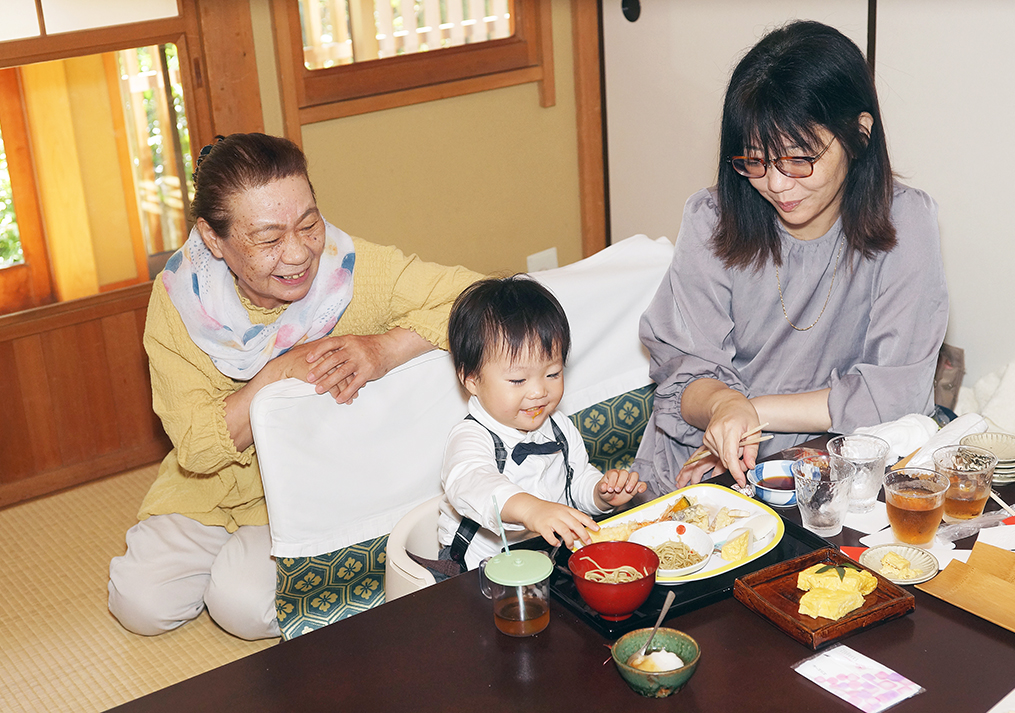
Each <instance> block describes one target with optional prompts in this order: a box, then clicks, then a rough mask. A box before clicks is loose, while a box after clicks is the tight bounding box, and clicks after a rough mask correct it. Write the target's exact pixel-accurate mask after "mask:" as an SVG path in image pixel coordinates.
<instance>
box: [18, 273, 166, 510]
mask: <svg viewBox="0 0 1015 713" xmlns="http://www.w3.org/2000/svg"><path fill="white" fill-rule="evenodd" d="M150 292H151V283H148V284H144V285H138V286H136V287H129V288H125V289H123V290H118V291H116V292H111V293H106V294H102V295H97V296H95V297H89V298H85V299H82V300H76V301H74V302H64V303H61V304H57V305H49V306H46V307H40V308H38V309H35V310H29V311H28V312H23V313H19V314H15V315H7V316H5V317H0V404H2V411H3V419H4V427H5V429H6V433H5V438H3V439H0V507H2V506H4V505H9V504H11V503H14V502H18V501H20V500H24V499H27V498H31V497H35V496H38V495H43V494H46V493H49V492H52V491H54V490H58V489H61V488H66V487H70V486H72V485H77V484H79V483H83V482H86V481H88V480H94V479H95V478H100V477H102V476H105V475H110V474H112V473H117V472H120V471H122V470H126V469H128V468H134V467H137V466H140V465H145V464H147V463H152V462H154V461H157V460H159V459H161V458H162V457H163V456H165V454H166V453H167V452H168V451H169V448H170V443H169V439H168V438H167V437H166V435H165V433H164V432H163V430H162V425H161V423H160V422H159V419H158V417H157V416H156V415H155V413H154V412H153V410H152V405H151V403H152V396H151V382H150V377H149V374H148V360H147V357H146V356H145V353H144V347H143V345H142V341H141V340H142V335H143V333H144V320H145V314H146V312H147V306H148V295H149V293H150Z"/></svg>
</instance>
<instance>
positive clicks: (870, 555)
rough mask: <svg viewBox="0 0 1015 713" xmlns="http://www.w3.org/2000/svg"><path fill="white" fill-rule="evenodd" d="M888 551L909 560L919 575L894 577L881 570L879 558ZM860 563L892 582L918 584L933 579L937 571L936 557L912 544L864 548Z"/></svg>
mask: <svg viewBox="0 0 1015 713" xmlns="http://www.w3.org/2000/svg"><path fill="white" fill-rule="evenodd" d="M889 552H894V553H895V554H897V555H898V556H899V557H902V558H903V559H905V560H909V567H910V568H911V569H914V570H919V572H920V574H919V576H916V577H913V578H912V579H896V578H895V577H890V576H888V575H887V574H883V573H882V572H881V558H882V557H884V556H885V555H886V554H888V553H889ZM860 564H862V565H863V566H864V567H866V568H867V569H872V570H874V571H875V572H877V573H878V574H880V575H881V576H882V577H884V578H885V579H887V580H888V581H889V582H892V583H893V584H920V583H921V582H926V581H927V580H929V579H933V578H934V577H936V576H937V573H938V569H939V567H938V561H937V557H935V556H934V555H932V554H931V553H930V552H928V551H927V550H925V549H922V548H920V547H913V546H912V545H881V546H879V547H871V548H870V549H869V550H864V552H863V553H862V554H861V555H860Z"/></svg>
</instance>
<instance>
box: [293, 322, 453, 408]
mask: <svg viewBox="0 0 1015 713" xmlns="http://www.w3.org/2000/svg"><path fill="white" fill-rule="evenodd" d="M431 349H433V345H432V344H430V342H428V341H426V340H425V339H424V338H423V337H421V336H420V335H418V334H416V333H415V332H413V331H411V330H408V329H401V328H395V329H392V330H390V331H388V332H385V333H384V334H374V335H367V336H356V335H345V336H341V337H327V338H325V339H319V340H317V341H315V342H312V343H310V344H307V345H304V346H303V347H301V352H300V353H301V354H305V363H306V364H307V365H308V367H309V370H308V371H307V373H306V374H305V377H301V376H297V378H304V379H305V381H308V382H309V383H312V384H315V385H316V386H317V393H319V394H323V393H325V392H328V393H330V394H331V395H332V396H334V397H335V401H337V402H338V403H340V404H341V403H352V400H353V399H355V398H356V396H357V395H358V394H359V390H360V388H362V387H363V385H364V384H366V383H367V382H368V381H374V380H376V379H379V378H381V377H382V376H384V375H385V374H387V373H388V372H389V371H391V370H392V369H394V368H395V367H396V366H398V365H400V364H404V363H405V362H407V361H408V360H409V359H412V358H413V357H415V356H418V355H420V354H423V353H424V352H428V351H430V350H431Z"/></svg>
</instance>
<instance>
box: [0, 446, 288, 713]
mask: <svg viewBox="0 0 1015 713" xmlns="http://www.w3.org/2000/svg"><path fill="white" fill-rule="evenodd" d="M156 470H157V466H156V465H152V466H147V467H144V468H140V469H138V470H134V471H130V472H128V473H124V474H121V475H117V476H113V477H110V478H106V479H104V480H100V481H97V482H94V483H88V484H86V485H82V486H79V487H77V488H73V489H71V490H68V491H65V492H62V493H58V494H56V495H51V496H48V497H45V498H40V499H37V500H33V501H30V502H27V503H23V504H20V505H15V506H13V507H10V508H7V509H5V510H0V553H2V557H3V560H2V566H0V597H2V599H0V710H2V711H4V712H5V713H7V712H10V713H15V712H22V711H31V712H32V713H35V712H36V711H45V712H46V713H51V712H56V711H73V712H74V713H78V712H79V711H104V710H106V709H108V708H111V707H113V706H116V705H119V704H121V703H124V702H126V701H129V700H133V699H134V698H138V697H139V696H143V695H145V694H147V693H151V692H152V691H156V690H158V689H160V688H163V687H165V686H169V685H171V684H173V683H177V682H179V681H182V680H184V679H186V678H190V677H191V676H196V675H197V674H199V673H203V672H205V671H208V670H210V669H212V668H215V667H217V666H221V665H222V664H225V663H229V662H230V661H234V660H236V659H238V658H241V657H243V656H246V655H248V654H251V653H254V652H255V651H260V650H261V649H264V648H266V647H268V646H271V645H273V644H274V643H276V641H277V640H276V639H273V640H268V641H258V642H250V641H242V640H240V639H237V638H235V637H233V636H231V635H229V634H227V633H225V632H224V631H222V630H221V629H220V628H218V626H216V625H215V623H214V622H213V621H212V620H211V619H210V618H209V617H208V614H207V612H206V613H204V614H202V615H201V616H200V617H198V619H197V620H195V621H193V622H191V623H189V624H186V625H184V626H182V627H180V628H179V629H177V630H176V631H173V632H170V633H168V634H164V635H162V636H157V637H145V636H137V635H135V634H131V633H130V632H128V631H126V630H124V629H123V628H122V627H120V625H119V624H118V623H117V621H116V620H115V619H114V618H113V617H112V615H111V614H110V613H109V610H108V609H107V608H106V582H107V580H108V577H109V560H110V559H111V558H113V557H115V556H117V555H120V554H123V551H124V548H125V545H124V533H125V532H126V531H127V529H128V528H130V527H131V526H132V525H133V524H134V523H135V522H136V514H137V508H138V505H139V504H140V503H141V499H142V497H144V494H145V492H147V490H148V486H149V485H150V484H151V482H152V480H154V478H155V473H156Z"/></svg>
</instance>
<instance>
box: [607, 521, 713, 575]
mask: <svg viewBox="0 0 1015 713" xmlns="http://www.w3.org/2000/svg"><path fill="white" fill-rule="evenodd" d="M681 529H682V532H681ZM627 539H628V541H629V542H637V543H638V544H639V545H645V546H646V547H650V548H655V547H658V546H659V545H661V544H663V543H664V542H683V543H684V544H685V545H687V546H688V547H690V548H691V549H692V550H694V551H695V552H697V553H698V554H699V555H701V556H702V560H701V561H700V562H695V563H694V564H692V565H689V566H687V567H681V568H679V569H662V568H660V569H659V570H658V571H657V572H656V578H657V579H658V578H659V577H668V578H672V577H683V576H685V575H688V574H693V573H694V572H697V571H698V570H699V569H704V568H705V566H706V565H707V564H708V559H709V557H711V556H712V549H713V548H714V547H715V542H714V541H713V540H712V538H711V537H709V534H708V533H707V532H705V531H704V530H702V529H701V528H700V527H695V526H694V525H689V524H686V523H683V522H675V521H673V520H670V521H669V522H657V523H656V524H655V525H648V526H647V527H643V528H641V529H639V530H635V531H634V532H633V533H632V534H631V536H630V537H629V538H627Z"/></svg>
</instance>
